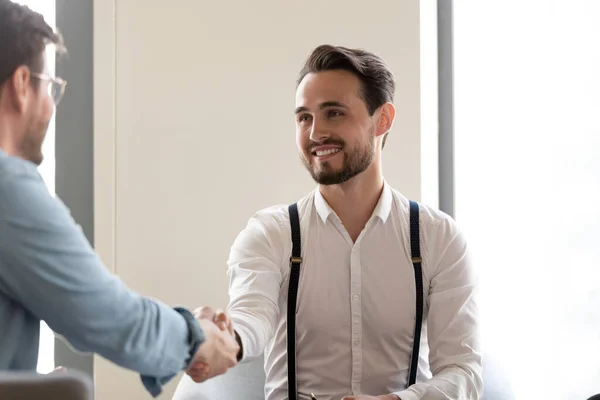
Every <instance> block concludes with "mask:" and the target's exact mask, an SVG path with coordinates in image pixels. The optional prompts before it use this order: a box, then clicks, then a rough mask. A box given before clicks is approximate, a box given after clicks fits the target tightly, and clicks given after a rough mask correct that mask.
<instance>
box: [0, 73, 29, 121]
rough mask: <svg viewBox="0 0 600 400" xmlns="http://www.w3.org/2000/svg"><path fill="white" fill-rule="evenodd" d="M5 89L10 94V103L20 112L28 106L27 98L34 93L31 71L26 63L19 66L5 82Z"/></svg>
mask: <svg viewBox="0 0 600 400" xmlns="http://www.w3.org/2000/svg"><path fill="white" fill-rule="evenodd" d="M4 90H5V91H6V92H7V93H6V94H7V95H8V96H9V99H8V101H9V104H10V105H12V106H13V107H14V108H15V110H16V111H17V112H19V113H21V112H23V111H24V110H25V109H26V108H27V103H28V102H27V100H28V98H29V96H31V94H32V93H33V88H32V87H31V72H30V71H29V68H28V67H26V66H25V65H21V66H19V67H18V68H17V69H16V70H15V72H13V74H12V75H11V77H10V78H8V80H7V81H6V83H5V87H4Z"/></svg>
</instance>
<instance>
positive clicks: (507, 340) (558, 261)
mask: <svg viewBox="0 0 600 400" xmlns="http://www.w3.org/2000/svg"><path fill="white" fill-rule="evenodd" d="M599 20H600V2H598V1H595V0H588V1H585V0H554V1H533V0H530V1H522V0H518V1H517V0H510V1H502V2H489V1H455V2H454V72H455V80H454V82H455V86H454V88H455V89H454V90H455V171H456V173H455V190H456V197H455V199H456V203H455V204H456V219H457V221H458V222H459V224H460V225H461V226H462V227H463V229H464V231H465V233H466V234H467V237H468V240H469V243H470V248H471V250H472V254H473V257H474V261H475V262H476V265H477V266H478V269H479V271H480V279H481V293H480V298H481V310H482V312H483V315H482V316H483V334H484V344H485V347H486V349H487V351H488V352H490V353H492V354H493V356H494V357H495V358H499V359H500V360H501V361H502V364H503V366H504V367H505V368H506V369H507V371H508V373H509V378H510V381H511V384H512V386H513V390H514V392H515V395H516V398H517V399H549V400H553V399H555V400H571V399H572V400H581V399H586V398H588V397H590V396H591V395H592V394H595V393H599V392H600V357H599V356H598V355H599V354H600V337H599V336H598V332H600V314H599V313H598V310H600V268H599V266H600V246H599V245H598V240H599V238H600V207H599V205H600V157H598V155H597V154H598V151H599V150H600V119H599V118H598V110H600V74H598V71H600V47H599V46H598V38H600V24H598V21H599Z"/></svg>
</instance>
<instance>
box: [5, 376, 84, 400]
mask: <svg viewBox="0 0 600 400" xmlns="http://www.w3.org/2000/svg"><path fill="white" fill-rule="evenodd" d="M0 399H7V400H8V399H27V400H37V399H39V400H93V399H94V385H93V383H92V379H91V378H90V377H89V376H87V375H84V374H83V373H81V372H78V371H67V372H58V373H53V374H48V375H40V374H36V373H34V372H4V371H3V372H0Z"/></svg>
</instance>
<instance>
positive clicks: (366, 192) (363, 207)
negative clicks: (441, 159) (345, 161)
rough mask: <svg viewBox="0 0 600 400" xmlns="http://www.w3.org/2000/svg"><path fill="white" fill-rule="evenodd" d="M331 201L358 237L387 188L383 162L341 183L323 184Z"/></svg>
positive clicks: (324, 195)
mask: <svg viewBox="0 0 600 400" xmlns="http://www.w3.org/2000/svg"><path fill="white" fill-rule="evenodd" d="M319 191H320V192H321V194H322V195H323V198H324V199H325V200H326V201H327V204H329V206H330V207H331V209H332V210H333V211H335V213H336V215H337V216H338V217H339V218H340V220H341V221H342V223H343V224H344V227H345V228H346V230H347V231H348V233H349V234H350V237H352V240H356V239H357V237H358V235H359V234H360V232H361V231H362V230H363V228H364V227H365V225H366V224H367V222H368V221H369V218H371V215H372V214H373V210H374V209H375V207H376V206H377V202H378V201H379V197H380V196H381V192H382V191H383V173H382V171H381V165H380V163H378V162H373V163H372V164H371V166H370V167H369V168H367V170H365V171H364V172H362V173H361V174H358V175H356V176H355V177H354V178H352V179H350V180H348V181H347V182H344V183H342V184H339V185H328V186H324V185H321V186H319Z"/></svg>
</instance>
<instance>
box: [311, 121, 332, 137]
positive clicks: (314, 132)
mask: <svg viewBox="0 0 600 400" xmlns="http://www.w3.org/2000/svg"><path fill="white" fill-rule="evenodd" d="M329 137H331V133H330V132H329V131H328V130H327V129H324V127H323V124H321V123H320V122H319V121H318V120H317V118H314V119H313V123H312V127H311V130H310V136H309V138H310V140H311V141H313V142H317V143H318V142H322V141H323V140H325V139H327V138H329Z"/></svg>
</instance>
